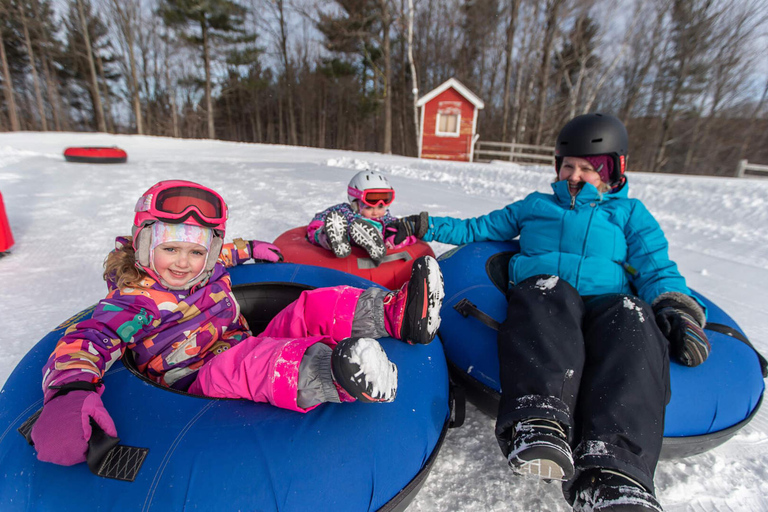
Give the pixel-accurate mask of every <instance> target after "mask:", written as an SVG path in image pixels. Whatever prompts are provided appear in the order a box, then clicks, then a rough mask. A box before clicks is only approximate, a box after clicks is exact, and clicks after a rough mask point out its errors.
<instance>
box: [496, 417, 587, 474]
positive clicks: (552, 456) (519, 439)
mask: <svg viewBox="0 0 768 512" xmlns="http://www.w3.org/2000/svg"><path fill="white" fill-rule="evenodd" d="M507 460H508V461H509V466H510V467H511V468H512V471H514V472H515V473H516V474H518V475H525V476H535V477H539V478H542V479H544V480H568V479H569V478H571V477H572V476H573V473H574V469H573V456H572V455H571V446H570V445H569V444H568V438H567V437H566V435H565V429H564V428H563V426H562V425H561V424H560V423H559V422H557V421H554V420H548V419H539V418H532V419H528V420H522V421H519V422H517V423H516V424H515V431H514V434H513V437H512V449H511V450H510V452H509V455H508V456H507Z"/></svg>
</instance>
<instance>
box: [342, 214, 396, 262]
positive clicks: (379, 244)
mask: <svg viewBox="0 0 768 512" xmlns="http://www.w3.org/2000/svg"><path fill="white" fill-rule="evenodd" d="M349 236H350V237H351V238H352V241H353V242H355V243H356V244H357V245H359V246H360V247H362V248H363V249H365V250H366V252H367V253H368V255H369V256H370V257H371V259H372V260H373V261H375V262H380V261H381V260H382V259H384V256H386V255H387V248H386V246H385V245H384V240H383V239H382V238H381V233H379V231H378V230H377V229H376V228H374V227H373V226H371V225H370V224H368V223H367V222H365V221H364V220H359V219H356V220H354V221H352V224H350V226H349Z"/></svg>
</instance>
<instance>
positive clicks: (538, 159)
mask: <svg viewBox="0 0 768 512" xmlns="http://www.w3.org/2000/svg"><path fill="white" fill-rule="evenodd" d="M554 155H555V148H554V147H552V146H533V145H531V144H512V143H510V142H486V141H481V140H478V141H477V142H476V143H475V151H474V157H473V160H474V161H475V162H490V161H491V160H509V161H510V162H533V163H539V164H554V162H555V156H554Z"/></svg>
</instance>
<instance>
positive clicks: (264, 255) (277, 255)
mask: <svg viewBox="0 0 768 512" xmlns="http://www.w3.org/2000/svg"><path fill="white" fill-rule="evenodd" d="M249 244H250V246H251V257H252V258H253V259H254V260H256V261H269V262H270V263H278V262H281V261H283V253H282V252H280V248H279V247H278V246H276V245H275V244H270V243H269V242H261V241H259V240H251V241H250V242H249Z"/></svg>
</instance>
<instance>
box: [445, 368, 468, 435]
mask: <svg viewBox="0 0 768 512" xmlns="http://www.w3.org/2000/svg"><path fill="white" fill-rule="evenodd" d="M448 396H449V397H450V402H451V420H450V421H449V422H448V428H459V427H460V426H462V425H463V424H464V420H465V419H466V417H467V397H466V394H465V393H464V388H462V387H461V386H459V385H458V384H456V383H455V382H453V379H449V381H448Z"/></svg>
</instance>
